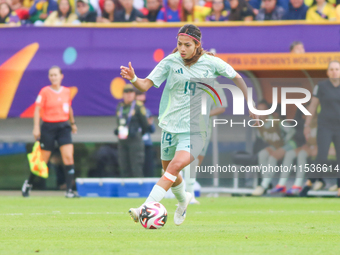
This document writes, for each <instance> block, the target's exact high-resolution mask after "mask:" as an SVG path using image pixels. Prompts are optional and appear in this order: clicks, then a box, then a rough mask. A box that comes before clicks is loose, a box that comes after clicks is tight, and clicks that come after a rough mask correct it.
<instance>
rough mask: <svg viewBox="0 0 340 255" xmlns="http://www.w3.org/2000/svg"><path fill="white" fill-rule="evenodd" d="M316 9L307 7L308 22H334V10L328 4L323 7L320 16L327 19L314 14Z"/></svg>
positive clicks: (315, 7)
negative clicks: (322, 15) (324, 16)
mask: <svg viewBox="0 0 340 255" xmlns="http://www.w3.org/2000/svg"><path fill="white" fill-rule="evenodd" d="M317 9H318V7H317V6H316V5H314V6H312V7H309V9H308V11H307V16H306V20H308V21H323V20H335V17H336V15H335V8H334V7H333V5H332V4H330V3H327V2H326V3H325V6H324V7H323V9H322V14H324V15H326V16H327V19H325V18H323V17H321V16H320V15H319V14H318V13H316V11H317Z"/></svg>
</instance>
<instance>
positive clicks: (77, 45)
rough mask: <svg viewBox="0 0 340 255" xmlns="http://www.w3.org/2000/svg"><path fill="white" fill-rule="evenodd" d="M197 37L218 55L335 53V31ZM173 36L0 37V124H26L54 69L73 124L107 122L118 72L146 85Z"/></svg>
mask: <svg viewBox="0 0 340 255" xmlns="http://www.w3.org/2000/svg"><path fill="white" fill-rule="evenodd" d="M201 30H202V34H203V38H202V42H203V47H204V48H205V49H207V50H211V49H215V50H216V52H217V53H270V52H276V53H277V52H289V46H290V44H291V43H292V42H293V41H297V40H298V41H302V42H303V43H304V45H305V49H306V51H308V52H336V51H339V50H340V44H339V42H340V33H339V31H340V25H283V26H239V27H236V26H231V27H202V28H201ZM177 32H178V27H171V28H89V27H79V28H74V27H72V28H67V27H65V28H59V27H56V28H51V27H18V28H3V29H0V36H1V38H2V40H1V41H0V118H8V117H31V116H32V106H33V104H34V101H35V99H36V96H37V95H38V93H39V91H40V89H41V88H42V87H44V86H46V85H49V80H48V76H47V75H48V69H49V68H50V67H51V66H53V65H58V66H60V67H61V69H62V70H63V73H64V75H65V78H64V80H63V85H64V86H68V87H74V94H75V97H74V100H73V109H74V113H75V115H76V116H105V115H114V114H115V109H116V105H117V103H118V102H119V100H120V98H121V93H122V87H123V86H124V84H125V82H127V81H124V80H123V79H121V78H119V77H120V75H119V73H120V66H121V65H125V66H127V65H128V62H129V61H131V63H132V66H133V67H134V69H135V71H136V73H137V75H138V76H139V77H146V76H147V75H148V74H149V73H150V72H151V71H152V69H153V68H154V67H155V65H156V64H157V63H158V62H159V61H160V60H161V59H162V58H163V57H164V56H166V55H168V54H169V53H171V52H172V50H173V49H174V48H175V47H176V35H177ZM13 77H15V79H14V78H13ZM162 91H163V87H161V88H159V89H156V88H151V89H150V91H149V92H148V95H147V102H146V106H147V107H148V108H149V109H151V111H152V113H153V114H155V115H157V114H158V106H159V101H160V97H161V94H162ZM228 97H229V96H228ZM230 100H231V99H230ZM230 105H231V104H230Z"/></svg>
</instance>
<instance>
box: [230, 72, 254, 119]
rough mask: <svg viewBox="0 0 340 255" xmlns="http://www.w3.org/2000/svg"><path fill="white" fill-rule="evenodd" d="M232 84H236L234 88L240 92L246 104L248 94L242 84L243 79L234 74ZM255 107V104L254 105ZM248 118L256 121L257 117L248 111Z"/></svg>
mask: <svg viewBox="0 0 340 255" xmlns="http://www.w3.org/2000/svg"><path fill="white" fill-rule="evenodd" d="M233 82H234V83H235V84H236V86H237V87H238V88H239V89H241V90H242V93H243V95H244V98H245V99H246V102H248V93H247V85H246V83H245V82H244V80H243V78H242V77H241V75H239V74H238V73H237V74H236V76H235V78H234V79H233ZM254 105H255V104H254ZM249 117H250V118H252V119H258V118H259V117H258V116H257V115H256V114H254V113H252V112H251V111H249Z"/></svg>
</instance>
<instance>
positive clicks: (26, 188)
mask: <svg viewBox="0 0 340 255" xmlns="http://www.w3.org/2000/svg"><path fill="white" fill-rule="evenodd" d="M53 146H54V145H53ZM51 153H52V151H47V150H41V157H42V159H43V160H44V161H45V163H46V164H47V163H48V161H49V159H50V156H51ZM34 178H35V175H34V174H33V173H32V172H31V173H30V176H29V177H28V179H27V180H25V181H24V184H23V185H22V187H21V193H22V196H23V197H29V196H30V192H31V190H32V188H33V185H32V183H33V180H34Z"/></svg>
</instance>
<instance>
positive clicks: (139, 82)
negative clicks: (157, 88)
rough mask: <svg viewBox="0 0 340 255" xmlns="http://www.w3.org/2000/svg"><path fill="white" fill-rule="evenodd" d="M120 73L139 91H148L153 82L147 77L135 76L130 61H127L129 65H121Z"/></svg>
mask: <svg viewBox="0 0 340 255" xmlns="http://www.w3.org/2000/svg"><path fill="white" fill-rule="evenodd" d="M120 75H121V76H122V77H123V78H124V79H127V80H129V81H130V82H131V83H132V84H133V85H134V86H135V87H136V88H137V89H139V90H140V91H144V92H146V91H148V90H149V89H150V88H151V87H152V86H153V82H152V81H151V80H149V79H140V78H138V77H137V76H136V74H135V70H134V69H133V67H132V65H131V62H129V67H126V66H121V67H120Z"/></svg>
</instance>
